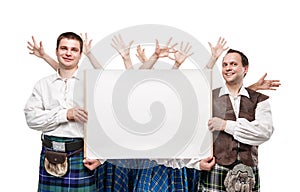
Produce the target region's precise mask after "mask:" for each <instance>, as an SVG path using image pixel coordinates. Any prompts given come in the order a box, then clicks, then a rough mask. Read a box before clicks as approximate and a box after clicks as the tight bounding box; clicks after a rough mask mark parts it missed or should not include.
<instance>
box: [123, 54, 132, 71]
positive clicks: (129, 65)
mask: <svg viewBox="0 0 300 192" xmlns="http://www.w3.org/2000/svg"><path fill="white" fill-rule="evenodd" d="M123 62H124V65H125V69H133V66H132V61H131V58H130V57H129V56H128V57H123Z"/></svg>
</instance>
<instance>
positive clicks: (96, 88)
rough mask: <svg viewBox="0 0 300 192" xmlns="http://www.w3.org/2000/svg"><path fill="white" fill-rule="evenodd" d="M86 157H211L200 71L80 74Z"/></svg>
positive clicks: (205, 84) (203, 80)
mask: <svg viewBox="0 0 300 192" xmlns="http://www.w3.org/2000/svg"><path fill="white" fill-rule="evenodd" d="M85 102H86V108H87V110H88V115H89V120H88V123H87V124H86V126H85V155H86V157H88V158H100V159H128V158H203V157H207V156H210V155H211V143H212V141H211V139H212V138H211V133H210V132H209V131H208V128H207V121H208V119H209V116H210V87H209V83H208V81H207V79H206V77H205V76H204V75H203V73H202V71H201V70H126V71H125V70H86V71H85Z"/></svg>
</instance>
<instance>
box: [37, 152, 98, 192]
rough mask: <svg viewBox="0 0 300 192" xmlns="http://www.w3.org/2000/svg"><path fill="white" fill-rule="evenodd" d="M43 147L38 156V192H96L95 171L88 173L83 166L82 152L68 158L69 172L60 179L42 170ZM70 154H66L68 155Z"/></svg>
mask: <svg viewBox="0 0 300 192" xmlns="http://www.w3.org/2000/svg"><path fill="white" fill-rule="evenodd" d="M45 149H46V148H45V147H42V151H41V154H40V167H39V184H38V191H40V192H58V191H59V192H64V191H70V192H86V191H89V192H94V191H95V192H96V191H98V190H97V185H96V181H97V178H96V177H95V176H96V174H95V173H96V170H97V169H96V170H93V171H90V170H89V169H88V168H86V167H85V166H84V165H83V162H82V161H83V151H81V152H79V153H76V154H74V155H71V156H70V157H68V164H69V170H68V172H67V174H66V175H64V176H62V177H55V176H52V175H50V174H48V173H47V172H46V170H45V168H44V158H45V151H46V150H45ZM70 153H72V152H68V154H70Z"/></svg>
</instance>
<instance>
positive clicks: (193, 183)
mask: <svg viewBox="0 0 300 192" xmlns="http://www.w3.org/2000/svg"><path fill="white" fill-rule="evenodd" d="M186 171H187V178H188V189H189V192H196V191H198V184H199V180H200V171H199V170H197V169H192V168H186Z"/></svg>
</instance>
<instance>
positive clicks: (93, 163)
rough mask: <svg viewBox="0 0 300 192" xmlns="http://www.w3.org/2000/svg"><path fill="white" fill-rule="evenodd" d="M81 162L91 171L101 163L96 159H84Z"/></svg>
mask: <svg viewBox="0 0 300 192" xmlns="http://www.w3.org/2000/svg"><path fill="white" fill-rule="evenodd" d="M83 164H84V166H85V167H86V168H88V169H89V170H91V171H92V170H94V169H96V168H97V167H98V166H99V165H101V163H100V161H99V160H98V159H84V160H83Z"/></svg>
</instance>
